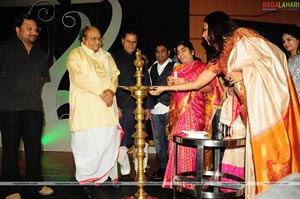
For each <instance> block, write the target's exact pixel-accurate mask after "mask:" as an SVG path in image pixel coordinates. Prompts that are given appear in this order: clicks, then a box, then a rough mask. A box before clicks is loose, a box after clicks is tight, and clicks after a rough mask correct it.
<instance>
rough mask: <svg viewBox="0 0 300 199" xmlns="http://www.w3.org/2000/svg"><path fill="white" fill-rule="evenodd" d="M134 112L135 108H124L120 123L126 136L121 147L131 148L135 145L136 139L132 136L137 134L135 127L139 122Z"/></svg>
mask: <svg viewBox="0 0 300 199" xmlns="http://www.w3.org/2000/svg"><path fill="white" fill-rule="evenodd" d="M134 110H135V108H122V109H121V111H122V117H121V118H120V120H119V122H120V125H121V127H122V129H123V130H124V135H123V138H122V141H121V146H131V145H133V144H134V138H133V137H132V135H133V134H134V133H135V131H136V129H135V125H136V124H137V121H136V120H135V118H134V113H133V112H134Z"/></svg>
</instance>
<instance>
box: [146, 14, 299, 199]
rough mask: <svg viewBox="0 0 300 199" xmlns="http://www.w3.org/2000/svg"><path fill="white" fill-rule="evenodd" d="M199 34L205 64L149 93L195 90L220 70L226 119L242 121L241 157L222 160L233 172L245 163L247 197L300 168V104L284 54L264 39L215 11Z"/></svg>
mask: <svg viewBox="0 0 300 199" xmlns="http://www.w3.org/2000/svg"><path fill="white" fill-rule="evenodd" d="M202 37H203V38H204V39H205V40H206V41H207V43H208V44H209V45H210V46H211V47H213V49H214V51H215V52H214V55H213V60H212V61H211V62H210V63H209V64H208V69H207V70H204V71H203V72H202V73H201V74H200V75H199V77H198V78H197V79H196V80H195V81H194V82H187V83H184V84H180V85H173V86H161V87H158V88H157V90H156V91H154V92H150V93H151V94H154V95H155V94H159V93H160V92H162V91H167V90H168V91H172V90H177V91H178V90H180V91H187V90H195V89H199V88H202V87H203V86H204V85H206V84H207V82H209V81H211V79H213V78H214V77H215V76H216V75H217V74H220V73H223V74H224V75H225V79H226V80H227V81H229V83H230V85H231V86H233V90H234V95H233V98H232V103H231V105H232V107H231V112H232V113H231V114H230V117H231V118H230V119H231V120H232V121H233V120H234V121H233V122H231V123H235V122H237V119H238V118H239V117H240V119H241V120H240V121H241V122H239V124H240V125H244V128H245V130H244V135H245V137H246V156H244V154H242V155H239V156H235V158H232V159H231V160H230V159H229V158H226V157H225V156H224V159H227V160H228V161H227V162H226V168H227V169H228V170H229V169H231V171H233V172H235V170H234V169H237V170H239V173H240V171H243V167H245V183H246V188H245V198H246V199H252V198H254V197H255V195H256V194H258V193H261V192H263V191H265V190H266V189H268V188H269V187H270V183H273V182H277V181H279V180H281V179H282V178H284V177H285V176H287V175H289V174H292V173H299V172H300V158H299V151H300V123H299V121H300V109H299V102H298V99H297V95H296V90H295V87H294V84H293V82H292V79H291V76H290V73H289V69H288V66H287V62H286V57H285V55H284V53H283V52H282V51H281V50H280V49H279V48H278V47H277V46H276V45H274V44H273V43H271V42H270V41H268V40H267V39H266V38H264V37H262V36H261V35H259V34H258V33H256V32H255V31H254V30H251V29H248V28H238V27H237V25H236V24H235V23H234V22H233V20H231V19H230V17H229V16H228V15H227V14H225V13H224V12H220V11H219V12H214V13H211V14H209V15H207V16H206V17H205V19H204V26H203V34H202ZM222 111H223V107H222ZM239 129H240V130H242V128H239ZM232 133H233V136H234V135H235V131H233V132H232ZM244 162H245V166H244ZM223 163H224V161H223ZM240 163H242V164H240ZM223 168H224V169H225V167H223ZM223 168H222V169H223ZM240 174H242V173H240Z"/></svg>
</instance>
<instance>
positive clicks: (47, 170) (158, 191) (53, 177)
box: [0, 148, 192, 199]
mask: <svg viewBox="0 0 300 199" xmlns="http://www.w3.org/2000/svg"><path fill="white" fill-rule="evenodd" d="M0 153H1V148H0ZM129 157H130V160H131V162H132V155H131V154H130V155H129ZM0 161H1V159H0ZM19 164H20V167H21V168H20V170H21V174H24V166H25V164H24V152H20V155H19ZM157 169H158V161H157V157H156V154H155V153H149V161H148V165H147V176H148V179H149V180H148V181H147V183H148V185H146V186H145V187H144V190H145V192H146V193H147V194H148V195H149V196H153V197H155V198H160V199H169V198H170V199H171V198H172V199H174V198H175V195H176V198H179V199H190V198H192V197H190V196H187V195H184V194H181V193H176V194H173V190H171V189H163V188H161V182H159V181H153V180H151V176H152V174H153V172H155V171H157ZM42 171H43V178H44V182H43V183H45V184H47V185H49V186H50V187H52V188H53V189H54V190H55V192H54V194H53V195H52V196H48V197H45V196H39V195H37V194H23V195H22V199H84V197H83V196H82V195H81V194H80V192H79V186H78V184H77V182H76V180H75V178H74V173H75V165H74V160H73V156H72V153H71V152H43V154H42ZM131 177H132V178H135V172H134V171H132V172H131ZM118 184H119V187H113V186H110V185H109V184H108V185H103V186H99V187H95V196H96V198H97V199H121V198H126V197H127V196H133V195H134V194H135V193H136V192H137V191H138V187H137V186H136V184H135V182H134V181H133V182H120V183H118ZM2 198H3V197H2V196H1V195H0V199H2ZM3 199H4V198H3Z"/></svg>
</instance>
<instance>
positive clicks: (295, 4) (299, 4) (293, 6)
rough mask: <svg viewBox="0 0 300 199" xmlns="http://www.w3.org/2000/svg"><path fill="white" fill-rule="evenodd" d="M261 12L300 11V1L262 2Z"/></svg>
mask: <svg viewBox="0 0 300 199" xmlns="http://www.w3.org/2000/svg"><path fill="white" fill-rule="evenodd" d="M262 10H300V1H262Z"/></svg>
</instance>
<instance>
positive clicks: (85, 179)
mask: <svg viewBox="0 0 300 199" xmlns="http://www.w3.org/2000/svg"><path fill="white" fill-rule="evenodd" d="M120 140H121V131H120V130H119V129H118V128H117V126H104V127H99V128H95V129H88V130H82V131H76V132H73V133H72V137H71V148H72V152H73V156H74V161H75V166H76V173H75V177H76V180H77V181H78V182H79V183H80V184H84V183H89V182H95V183H96V184H100V183H103V182H104V181H106V180H107V178H108V177H110V178H111V179H112V180H113V181H115V180H117V179H118V169H117V159H118V154H119V147H120Z"/></svg>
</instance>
